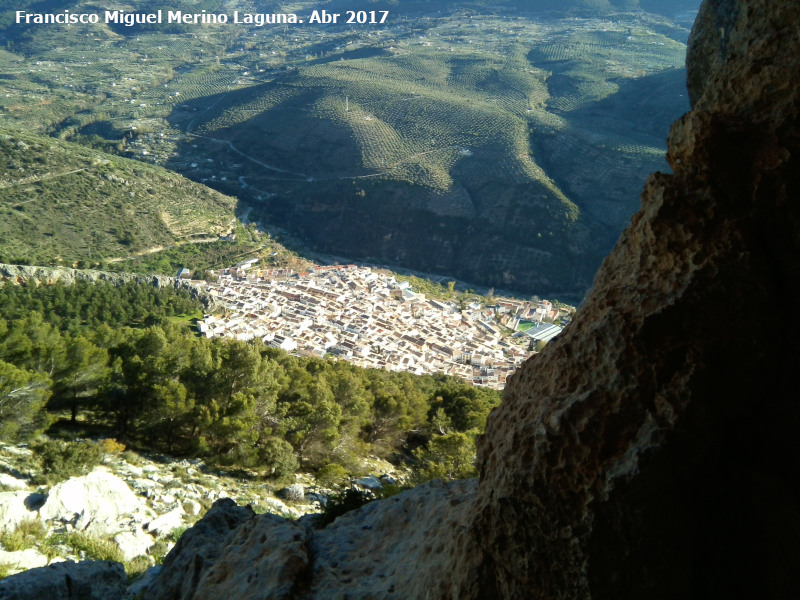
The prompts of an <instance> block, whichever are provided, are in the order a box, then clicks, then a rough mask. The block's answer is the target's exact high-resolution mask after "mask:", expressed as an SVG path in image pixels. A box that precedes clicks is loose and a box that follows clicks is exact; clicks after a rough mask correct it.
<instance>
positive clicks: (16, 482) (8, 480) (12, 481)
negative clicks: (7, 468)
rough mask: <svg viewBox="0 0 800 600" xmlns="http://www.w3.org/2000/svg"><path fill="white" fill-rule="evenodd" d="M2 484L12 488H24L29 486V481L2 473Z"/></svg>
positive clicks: (0, 483)
mask: <svg viewBox="0 0 800 600" xmlns="http://www.w3.org/2000/svg"><path fill="white" fill-rule="evenodd" d="M0 486H3V487H6V488H9V489H12V490H24V489H26V488H27V487H28V482H26V481H25V480H24V479H17V478H16V477H12V476H11V475H9V474H8V473H0Z"/></svg>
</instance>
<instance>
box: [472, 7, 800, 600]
mask: <svg viewBox="0 0 800 600" xmlns="http://www.w3.org/2000/svg"><path fill="white" fill-rule="evenodd" d="M799 22H800V4H798V3H796V2H784V1H783V0H738V1H737V0H715V1H707V2H706V3H705V4H704V5H703V8H702V10H701V12H700V15H699V17H698V21H697V24H696V25H695V29H694V32H693V34H692V39H691V45H690V50H689V64H688V70H689V85H690V91H691V95H692V98H693V101H694V105H693V110H692V112H690V113H689V114H688V115H686V116H685V117H683V118H682V119H681V120H680V121H678V122H677V123H676V124H675V125H674V126H673V128H672V131H671V134H670V139H669V153H668V160H669V162H670V165H671V166H672V168H673V170H674V174H673V175H665V174H660V173H657V174H655V175H652V176H651V177H650V179H649V180H648V182H647V184H646V186H645V190H644V192H643V195H642V208H641V210H640V211H639V213H638V214H637V215H636V216H635V217H634V218H633V221H632V224H631V226H630V227H629V228H628V229H627V230H626V231H625V232H624V233H623V235H622V237H621V238H620V240H619V242H618V243H617V246H616V248H615V249H614V251H613V252H612V253H611V255H610V256H609V257H608V258H607V259H606V261H605V262H604V264H603V266H602V268H601V269H600V271H599V273H598V275H597V278H596V280H595V284H594V288H593V291H592V293H591V294H590V296H589V297H588V299H587V300H586V302H585V305H584V306H583V307H582V309H581V310H579V312H578V314H577V316H576V319H575V321H574V323H573V325H572V326H571V327H570V329H569V330H568V333H566V334H565V335H563V336H562V337H561V338H559V339H558V340H557V341H555V342H554V343H551V344H550V345H549V346H548V348H547V350H546V351H545V352H544V353H542V354H541V355H539V356H537V357H535V358H534V359H533V360H531V361H529V362H528V363H527V364H526V365H525V367H524V368H523V369H522V370H521V371H520V372H519V373H518V374H517V375H516V376H515V377H514V378H513V380H512V381H511V383H510V385H509V386H508V387H507V389H506V393H505V396H504V402H503V404H502V406H501V407H499V408H498V409H497V410H496V411H495V412H494V413H493V414H492V415H491V417H490V421H489V424H488V428H487V432H486V435H485V437H484V438H483V441H482V443H481V444H480V448H479V462H480V468H481V482H480V486H479V488H478V497H477V501H476V505H475V507H474V513H473V514H472V515H471V518H472V519H473V520H472V522H471V523H470V525H469V527H470V535H468V536H464V538H463V539H462V540H461V542H460V544H459V547H458V549H457V551H456V552H457V558H456V561H457V564H458V565H459V566H458V568H457V569H456V572H457V573H459V577H460V579H459V581H458V585H460V586H462V588H463V589H462V591H461V593H460V595H461V596H462V597H466V596H471V597H484V598H492V597H497V598H586V597H592V598H630V597H636V598H686V597H703V598H709V597H726V598H732V597H740V598H741V597H772V598H778V597H784V598H789V597H796V594H797V593H798V589H800V585H799V584H800V551H799V548H800V541H799V538H798V534H800V502H799V500H800V496H798V491H799V490H798V479H797V475H798V467H797V465H798V458H800V448H799V446H798V441H797V440H798V437H797V431H798V429H797V427H798V425H800V418H799V417H800V410H798V407H797V404H796V400H795V398H796V394H797V391H796V390H797V389H798V387H800V386H799V385H798V384H799V383H800V382H798V366H800V352H799V351H798V348H800V344H798V341H797V340H798V339H799V338H798V336H799V335H800V320H799V319H798V313H797V310H796V306H797V301H798V298H799V297H800V255H799V254H798V249H799V248H798V245H800V221H799V217H798V212H800V202H799V200H800V146H799V144H798V142H799V139H798V133H800V132H799V131H798V123H797V117H798V107H800V103H798V95H799V94H800V91H799V88H798V82H797V73H798V72H800V60H798V57H799V56H800V39H799V36H800V30H798V28H797V24H798V23H799ZM476 572H477V573H478V576H477V577H476V576H475V573H476ZM467 591H469V593H467Z"/></svg>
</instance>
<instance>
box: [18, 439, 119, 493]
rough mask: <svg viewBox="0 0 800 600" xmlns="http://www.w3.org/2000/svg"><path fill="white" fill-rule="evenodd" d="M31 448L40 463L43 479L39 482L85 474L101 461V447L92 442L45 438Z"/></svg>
mask: <svg viewBox="0 0 800 600" xmlns="http://www.w3.org/2000/svg"><path fill="white" fill-rule="evenodd" d="M31 449H32V450H33V452H34V454H35V455H36V456H37V457H38V459H39V462H40V463H41V467H42V473H43V479H44V481H41V482H40V483H47V484H53V483H56V482H58V481H63V480H64V479H69V478H70V477H75V476H78V475H85V474H86V473H88V472H89V471H91V470H92V469H93V468H94V467H96V466H97V465H99V464H100V463H101V462H102V461H103V449H102V448H101V447H100V446H98V445H97V444H95V443H94V442H64V441H61V440H47V441H45V442H41V443H39V444H36V445H34V446H32V447H31Z"/></svg>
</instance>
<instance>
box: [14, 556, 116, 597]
mask: <svg viewBox="0 0 800 600" xmlns="http://www.w3.org/2000/svg"><path fill="white" fill-rule="evenodd" d="M126 583H127V578H126V577H125V569H123V567H122V565H121V564H119V563H114V562H108V561H87V562H82V563H73V562H62V563H56V564H54V565H49V566H47V567H41V568H38V569H31V570H30V571H25V572H24V573H20V574H19V575H15V576H13V577H7V578H6V579H3V580H2V581H0V600H42V598H47V600H77V599H78V598H80V599H81V600H112V599H115V598H121V597H122V595H123V594H124V593H125V585H126Z"/></svg>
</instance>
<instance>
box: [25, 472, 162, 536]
mask: <svg viewBox="0 0 800 600" xmlns="http://www.w3.org/2000/svg"><path fill="white" fill-rule="evenodd" d="M137 513H138V514H141V515H145V514H147V513H148V511H147V506H146V505H145V504H144V503H143V502H142V501H141V500H139V498H137V497H136V494H134V493H133V491H132V490H131V489H130V488H129V487H128V485H127V484H126V483H125V482H124V481H122V480H121V479H119V478H118V477H116V476H115V475H113V474H111V473H109V472H107V471H105V470H103V469H96V470H94V471H92V472H91V473H89V474H88V475H85V476H83V477H72V478H70V479H68V480H67V481H64V482H62V483H59V484H57V485H55V486H53V488H52V489H51V490H50V492H49V494H48V495H47V500H46V501H45V503H44V506H42V508H41V509H39V514H40V516H41V518H42V519H44V520H46V521H50V520H59V521H62V522H65V523H72V524H73V525H74V526H75V528H76V529H79V530H81V531H86V532H87V533H91V534H95V535H105V534H113V533H117V532H118V531H119V529H120V527H121V521H122V519H123V517H128V516H129V515H136V514H137Z"/></svg>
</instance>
